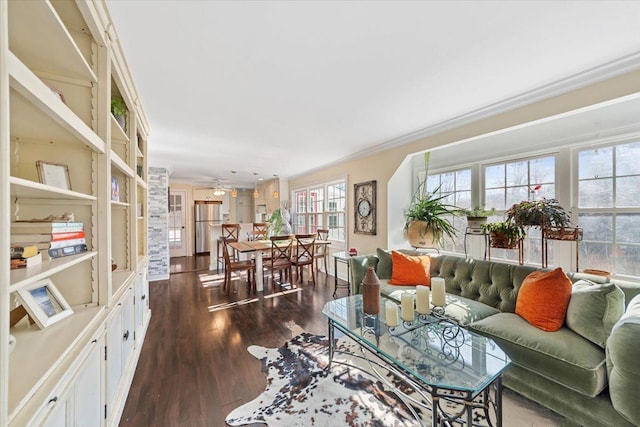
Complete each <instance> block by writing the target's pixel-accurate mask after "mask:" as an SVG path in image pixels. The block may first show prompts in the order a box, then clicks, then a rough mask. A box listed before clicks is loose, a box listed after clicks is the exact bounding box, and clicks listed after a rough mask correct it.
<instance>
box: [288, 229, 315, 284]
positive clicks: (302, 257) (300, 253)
mask: <svg viewBox="0 0 640 427" xmlns="http://www.w3.org/2000/svg"><path fill="white" fill-rule="evenodd" d="M295 237H296V247H295V250H294V256H293V260H292V263H293V265H294V266H295V268H296V278H297V280H298V283H303V280H302V279H303V271H304V267H305V266H306V265H308V266H309V269H310V270H311V281H312V282H313V284H314V286H315V284H316V274H315V268H314V263H315V262H314V253H315V247H316V235H315V234H296V235H295Z"/></svg>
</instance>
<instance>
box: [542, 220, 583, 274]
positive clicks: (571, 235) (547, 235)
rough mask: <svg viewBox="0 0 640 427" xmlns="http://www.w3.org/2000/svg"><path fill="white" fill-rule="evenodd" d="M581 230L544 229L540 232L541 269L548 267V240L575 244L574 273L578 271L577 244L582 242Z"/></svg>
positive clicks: (578, 228)
mask: <svg viewBox="0 0 640 427" xmlns="http://www.w3.org/2000/svg"><path fill="white" fill-rule="evenodd" d="M583 234H584V233H583V230H582V228H580V227H575V228H562V229H561V228H544V229H543V230H542V267H543V268H546V267H548V266H549V240H559V241H564V242H576V272H577V271H580V270H579V264H578V262H579V253H580V251H579V250H578V242H579V241H580V240H582V236H583Z"/></svg>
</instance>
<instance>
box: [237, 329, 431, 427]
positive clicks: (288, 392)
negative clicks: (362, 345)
mask: <svg viewBox="0 0 640 427" xmlns="http://www.w3.org/2000/svg"><path fill="white" fill-rule="evenodd" d="M353 346H354V344H353V343H351V341H349V340H340V341H338V348H342V349H347V348H350V349H351V351H354V350H355V348H354V347H353ZM248 350H249V352H250V353H251V354H252V355H253V356H255V357H256V358H258V359H261V360H262V371H263V372H265V373H266V374H267V388H266V390H265V391H264V392H263V393H262V394H261V395H260V396H258V397H257V398H256V399H254V400H253V401H251V402H249V403H246V404H245V405H243V406H241V407H239V408H236V409H235V410H233V411H232V412H231V413H230V414H229V415H227V419H226V421H227V423H228V424H229V425H232V426H240V425H244V424H249V423H259V422H261V423H266V424H268V425H269V427H277V426H283V427H285V426H286V427H290V426H344V425H349V426H414V425H419V424H418V423H417V422H416V421H415V419H414V417H413V416H412V414H411V412H410V411H409V410H408V409H407V407H406V406H405V405H403V404H402V403H401V401H400V400H399V399H398V398H397V397H396V395H395V394H394V393H392V392H391V391H390V389H389V387H387V386H386V385H384V384H383V383H382V382H381V381H379V380H377V379H372V378H371V377H369V376H368V375H366V374H364V373H363V372H362V371H360V370H359V369H354V368H348V367H346V366H343V365H338V364H333V365H332V367H331V371H330V373H329V375H327V372H326V371H325V369H326V366H327V363H328V361H329V358H328V355H329V353H328V339H327V338H326V337H323V336H317V335H313V334H309V333H302V334H300V335H298V336H296V337H294V338H292V339H291V341H289V342H287V343H286V344H285V345H284V346H282V347H280V348H264V347H260V346H251V347H249V349H248ZM344 359H345V357H344V356H341V355H336V356H335V359H334V360H344ZM353 362H354V361H353V360H352V363H353ZM361 363H362V362H361ZM356 364H357V363H356ZM363 366H364V365H363ZM405 391H408V390H405ZM416 410H417V411H418V409H416ZM423 416H424V417H425V418H423V419H426V420H429V419H430V417H431V415H430V413H428V412H427V413H426V414H424V415H423Z"/></svg>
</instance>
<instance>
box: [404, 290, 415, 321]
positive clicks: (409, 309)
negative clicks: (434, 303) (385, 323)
mask: <svg viewBox="0 0 640 427" xmlns="http://www.w3.org/2000/svg"><path fill="white" fill-rule="evenodd" d="M401 304H402V309H401V312H400V317H402V320H404V321H406V322H413V316H414V311H415V310H414V308H413V294H410V293H409V292H404V293H403V294H402V299H401Z"/></svg>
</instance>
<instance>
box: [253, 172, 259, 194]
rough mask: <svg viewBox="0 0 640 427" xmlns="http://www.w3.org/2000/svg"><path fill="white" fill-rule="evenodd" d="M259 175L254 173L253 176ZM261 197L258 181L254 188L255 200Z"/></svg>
mask: <svg viewBox="0 0 640 427" xmlns="http://www.w3.org/2000/svg"><path fill="white" fill-rule="evenodd" d="M257 175H258V173H257V172H254V173H253V176H257ZM259 196H260V193H258V181H255V185H254V187H253V198H254V199H257V198H258V197H259Z"/></svg>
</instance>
